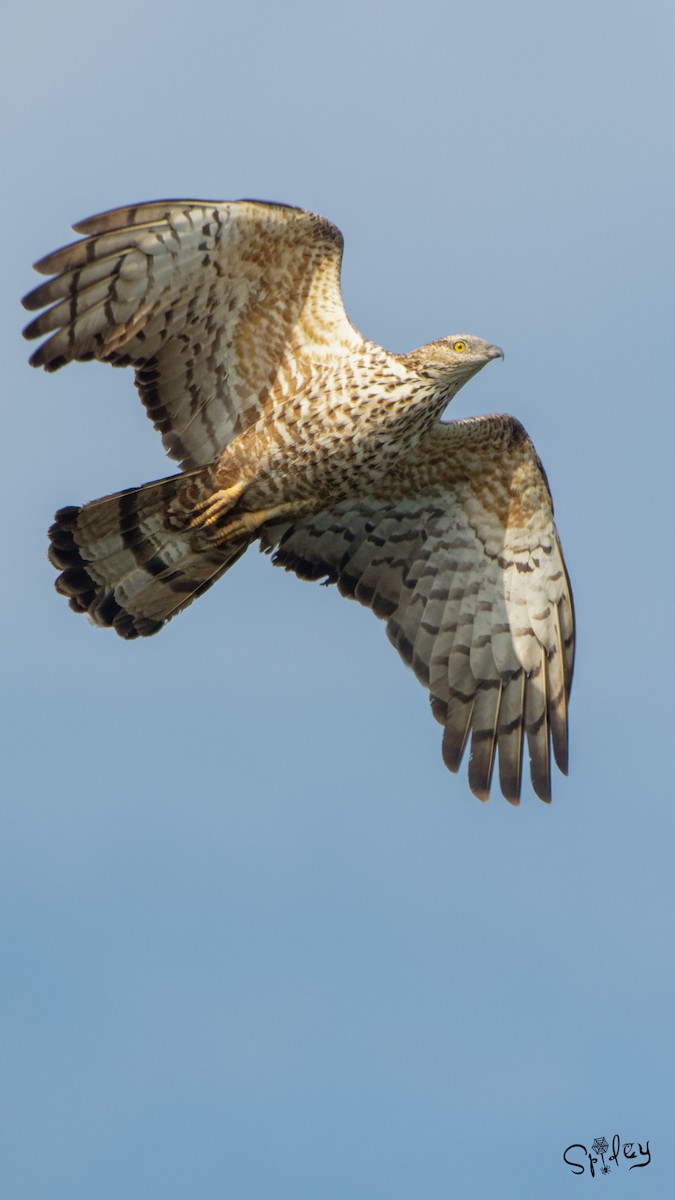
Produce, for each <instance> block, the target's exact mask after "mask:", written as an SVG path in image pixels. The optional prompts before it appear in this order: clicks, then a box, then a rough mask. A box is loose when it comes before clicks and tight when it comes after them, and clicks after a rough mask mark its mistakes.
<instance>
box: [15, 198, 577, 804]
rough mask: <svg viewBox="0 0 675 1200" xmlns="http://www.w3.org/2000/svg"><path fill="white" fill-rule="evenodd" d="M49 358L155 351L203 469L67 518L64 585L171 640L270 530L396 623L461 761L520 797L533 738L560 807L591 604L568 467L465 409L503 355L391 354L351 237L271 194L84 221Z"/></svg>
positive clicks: (519, 432)
mask: <svg viewBox="0 0 675 1200" xmlns="http://www.w3.org/2000/svg"><path fill="white" fill-rule="evenodd" d="M75 228H76V231H77V232H79V233H82V234H84V235H85V236H84V238H83V239H82V240H81V241H78V242H76V243H74V244H73V245H71V246H67V247H65V248H64V249H62V250H58V251H56V252H55V253H54V254H50V255H48V256H47V257H46V258H44V259H42V260H41V262H39V263H38V264H37V268H36V269H37V270H38V271H40V272H41V273H43V274H45V275H50V276H52V278H50V279H49V281H48V282H46V283H44V284H43V285H42V286H40V287H38V288H36V289H35V291H33V292H31V293H30V295H28V296H27V297H26V299H25V300H24V304H25V305H26V307H27V308H29V309H43V310H44V311H42V312H41V313H40V315H39V316H38V317H37V318H36V319H35V320H34V321H33V322H32V323H31V324H30V325H29V326H28V328H27V329H26V331H25V333H26V336H27V337H40V336H43V335H48V336H47V339H46V340H45V341H44V342H43V343H42V344H41V345H40V346H39V348H38V349H37V351H36V352H35V354H34V355H33V357H32V359H31V362H32V363H33V364H34V365H35V366H43V367H44V368H45V369H46V370H48V371H52V370H56V369H57V368H58V367H60V366H62V365H63V364H64V363H66V362H70V361H72V360H80V361H81V360H85V359H91V358H96V359H100V360H103V361H106V362H111V363H113V365H116V366H124V365H131V366H133V367H134V370H135V375H136V384H137V387H138V389H139V392H140V395H141V399H142V401H143V403H144V405H145V407H146V409H147V412H148V415H149V416H150V418H151V419H152V421H153V423H154V424H155V427H156V428H157V429H159V430H160V432H161V434H162V437H163V441H164V446H165V448H166V450H167V453H168V454H169V455H170V456H171V457H172V458H174V459H176V460H177V461H178V462H179V464H180V467H181V474H179V475H176V476H172V477H170V478H168V479H165V480H160V481H158V482H157V483H150V484H145V485H144V486H143V487H140V488H132V489H129V490H128V491H125V492H120V493H118V494H116V495H114V496H108V497H104V498H102V499H101V500H95V501H93V502H92V503H90V504H86V505H84V506H83V507H82V508H67V509H62V510H61V511H60V512H59V513H57V516H56V521H55V524H54V525H53V526H52V528H51V530H50V538H51V549H50V558H51V561H52V562H53V564H54V565H55V566H56V567H57V568H58V569H59V571H60V575H59V577H58V580H57V583H56V586H57V589H58V591H60V592H61V593H63V594H64V595H65V596H67V597H68V598H69V600H70V604H71V607H72V608H74V609H75V611H77V612H85V613H87V615H88V616H89V618H90V620H91V621H92V622H93V623H94V624H96V625H103V626H112V627H113V628H114V629H115V630H116V631H117V632H118V633H119V634H121V636H122V637H126V638H133V637H137V636H139V635H140V636H144V635H147V634H151V633H155V632H156V631H157V630H158V629H159V628H161V626H162V624H163V623H164V622H165V621H167V620H169V619H170V618H171V617H172V616H174V615H175V613H177V612H179V611H180V610H181V609H182V608H184V607H185V606H186V605H187V604H189V603H190V602H191V601H192V600H194V599H195V598H196V597H197V596H199V595H201V593H202V592H204V591H205V590H206V589H207V588H208V587H210V586H211V585H212V584H213V583H214V582H215V581H216V580H217V579H218V578H219V577H220V576H221V575H222V574H223V573H224V572H225V571H226V570H227V569H228V568H229V567H230V566H232V564H233V563H234V562H235V561H236V559H237V558H239V557H240V556H241V555H242V554H243V553H244V551H245V550H246V549H247V548H248V546H249V545H250V544H251V543H252V542H253V541H256V540H257V541H259V542H260V545H261V547H262V548H263V549H265V550H267V551H269V552H271V553H272V554H273V561H274V562H275V563H276V564H278V565H280V566H283V567H286V568H287V569H289V570H293V571H295V572H296V573H297V574H298V575H299V576H300V577H302V578H307V579H325V580H328V581H331V582H335V583H337V585H338V587H339V589H340V591H341V592H342V594H343V595H346V596H350V597H354V598H355V599H357V600H359V601H360V602H361V603H363V604H366V605H367V606H368V607H370V608H372V610H373V611H374V612H375V613H376V614H377V615H378V616H380V617H382V618H383V619H385V620H386V622H387V632H388V634H389V637H390V639H391V641H392V642H393V644H394V645H395V646H396V648H397V649H398V651H399V653H400V654H401V657H402V658H403V659H404V661H405V662H407V663H408V664H409V665H410V666H411V667H412V669H413V670H414V672H415V674H416V675H417V678H418V679H419V680H420V681H421V683H422V684H423V685H424V686H425V687H426V688H428V690H429V692H430V696H431V704H432V711H433V714H434V716H435V717H436V719H437V720H438V721H439V722H440V723H441V724H442V726H443V729H444V733H443V757H444V760H445V762H446V764H447V766H448V767H449V768H450V769H451V770H453V771H456V770H457V769H458V767H459V764H460V760H461V757H462V753H463V750H464V747H465V745H466V743H467V741H468V740H469V738H470V741H471V755H470V761H469V784H470V786H471V788H472V790H473V791H474V792H475V794H476V795H478V796H480V797H481V798H482V799H487V796H488V794H489V789H490V783H491V778H492V773H493V768H494V765H495V758H496V757H497V758H498V762H499V768H498V769H499V779H500V785H501V789H502V792H503V793H504V795H505V796H506V797H507V799H508V800H510V801H511V802H512V803H517V802H518V800H519V797H520V790H521V776H522V750H523V742H524V741H525V742H526V744H527V746H528V750H529V755H530V766H531V777H532V784H533V787H534V790H535V792H536V793H537V795H539V796H540V797H541V798H542V799H543V800H549V799H550V792H551V783H550V773H551V772H550V749H551V747H552V748H553V753H554V757H555V759H556V762H557V763H558V766H559V767H560V769H561V770H562V771H565V772H566V771H567V700H568V696H569V690H570V685H571V680H572V665H573V656H574V629H573V613H572V600H571V594H570V589H569V584H568V581H567V576H566V573H565V567H564V563H563V559H562V553H561V550H560V544H559V541H558V537H557V533H556V529H555V525H554V523H553V512H552V505H551V499H550V495H549V491H548V486H547V483H546V479H545V476H544V473H543V470H542V468H541V465H540V463H539V460H538V458H537V455H536V453H535V450H534V447H533V446H532V443H531V442H530V440H529V438H528V436H527V434H526V433H525V431H524V430H523V428H522V426H521V425H520V424H519V423H518V422H517V421H516V420H515V419H514V418H512V417H506V416H490V417H481V418H475V419H473V420H468V421H457V422H451V423H449V424H446V423H443V422H441V421H440V419H439V418H440V416H441V413H442V412H443V409H444V408H445V406H446V405H447V403H448V402H449V400H451V399H452V397H453V396H454V395H455V394H456V392H457V391H458V389H459V388H460V387H461V386H462V385H463V384H464V383H465V382H466V381H467V380H468V379H469V378H470V377H471V376H472V375H474V374H475V373H476V372H477V371H479V370H480V369H481V367H483V366H484V365H485V364H486V363H487V362H489V361H490V360H491V359H493V358H496V357H500V356H501V351H500V350H498V349H497V348H496V347H494V346H491V345H489V344H488V343H486V342H484V341H482V340H481V339H479V338H474V337H469V336H465V335H460V336H456V337H454V338H445V339H442V340H441V341H438V342H433V343H431V344H430V345H428V346H423V347H421V348H420V349H419V350H416V351H413V352H412V353H410V354H407V355H395V354H389V353H388V352H387V351H385V350H383V349H382V348H381V347H379V346H376V345H374V344H373V343H371V342H368V341H366V340H364V339H363V338H362V337H361V336H360V335H359V334H358V333H357V332H356V330H354V328H353V327H352V326H351V325H350V323H349V321H348V319H347V316H346V314H345V311H344V307H343V304H342V297H341V294H340V262H341V257H342V238H341V235H340V233H339V231H338V230H337V229H336V228H335V226H333V225H331V224H330V223H329V222H328V221H326V220H324V219H323V218H321V217H317V216H314V215H313V214H311V213H306V212H303V211H302V210H300V209H295V208H289V207H285V206H283V205H269V204H261V203H258V202H254V201H239V202H236V203H210V202H201V201H200V202H198V201H165V202H157V203H152V204H144V205H139V206H135V207H133V208H126V209H118V210H116V211H114V212H109V213H104V214H102V215H101V216H98V217H93V218H91V219H90V220H88V221H84V222H82V223H81V224H80V225H78V226H76V227H75Z"/></svg>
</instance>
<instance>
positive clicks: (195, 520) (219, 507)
mask: <svg viewBox="0 0 675 1200" xmlns="http://www.w3.org/2000/svg"><path fill="white" fill-rule="evenodd" d="M247 487H248V480H247V481H246V482H241V481H239V482H238V483H235V484H233V486H232V487H229V488H219V489H218V491H217V492H211V494H210V495H209V496H207V497H206V499H205V500H199V501H198V502H197V503H196V504H195V505H194V508H193V513H194V515H193V516H192V517H191V519H190V527H191V528H192V529H200V528H203V527H205V526H206V527H208V526H209V525H215V523H216V521H219V520H220V519H221V518H222V517H224V516H225V514H226V513H227V512H229V511H230V509H231V508H233V507H234V505H235V504H236V503H237V500H239V498H240V496H241V495H242V494H243V493H244V492H245V491H246V488H247ZM218 540H220V539H218Z"/></svg>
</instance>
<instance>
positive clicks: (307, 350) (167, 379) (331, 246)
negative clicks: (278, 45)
mask: <svg viewBox="0 0 675 1200" xmlns="http://www.w3.org/2000/svg"><path fill="white" fill-rule="evenodd" d="M74 228H75V231H76V232H78V233H82V234H84V235H85V237H84V238H83V240H81V241H79V242H75V243H74V244H73V245H70V246H65V247H64V248H63V249H62V250H57V251H56V252H55V253H53V254H49V255H47V257H46V258H43V259H42V260H41V261H40V262H38V263H37V264H36V268H35V269H36V270H37V271H39V272H40V273H41V274H43V275H51V276H54V278H52V279H50V280H49V281H48V282H47V283H44V284H42V285H41V286H40V287H38V288H36V289H35V290H34V291H32V292H30V293H29V295H28V296H26V298H25V300H24V301H23V303H24V305H25V307H26V308H28V309H31V310H34V309H40V308H45V307H46V306H51V307H47V310H46V311H45V312H43V313H41V315H40V316H38V317H37V318H36V319H35V320H34V321H33V322H31V324H30V325H28V327H27V328H26V329H25V331H24V335H25V336H26V337H28V338H35V337H41V336H43V335H44V334H48V335H50V336H49V337H48V338H47V340H46V341H45V342H43V343H42V345H41V346H40V347H39V348H38V349H37V350H36V351H35V353H34V354H33V357H32V358H31V363H32V364H33V365H34V366H42V367H45V369H46V370H48V371H54V370H56V369H57V368H58V367H61V366H63V364H64V363H67V362H71V361H72V360H79V361H83V360H85V359H92V358H96V359H100V360H103V361H106V362H110V363H112V364H113V365H115V366H126V365H132V366H133V367H134V368H135V372H136V384H137V387H138V390H139V392H140V395H141V399H142V401H143V403H144V405H145V407H146V409H147V412H148V416H149V417H150V418H151V420H152V421H153V423H154V425H155V427H156V428H157V429H159V430H160V432H161V433H162V435H163V441H164V446H165V449H166V451H167V453H168V454H169V455H170V456H171V457H172V458H174V459H177V460H178V461H179V462H180V464H181V466H182V467H183V468H185V469H187V468H191V467H197V466H204V465H206V464H207V463H209V462H211V461H212V460H213V459H214V458H215V457H216V456H217V455H218V454H219V453H220V452H221V451H222V450H223V449H224V447H225V446H226V445H227V443H228V442H229V441H231V439H232V438H233V437H234V436H235V435H236V434H238V433H239V432H241V430H242V429H244V428H245V427H246V426H247V425H249V424H251V423H252V422H254V421H256V420H257V419H258V418H259V416H260V415H261V414H262V412H263V410H264V408H265V405H266V403H267V402H268V401H269V397H270V390H271V389H272V388H273V385H274V382H275V380H277V379H278V378H280V377H281V378H282V379H283V377H284V375H285V376H286V377H288V376H289V375H290V376H292V377H293V378H297V377H298V375H300V376H302V373H303V370H302V368H303V361H306V360H308V359H309V360H312V361H316V360H320V361H321V362H325V361H326V359H330V358H331V357H335V356H340V355H341V354H343V353H346V352H349V351H353V350H354V349H355V348H359V347H362V346H363V344H364V343H363V339H362V338H361V337H360V336H359V335H358V334H357V333H356V331H355V330H354V329H353V328H352V326H351V325H350V324H349V321H348V320H347V316H346V314H345V311H344V306H343V303H342V296H341V293H340V263H341V258H342V235H341V234H340V232H339V230H338V229H336V228H335V226H334V225H331V223H330V222H329V221H326V220H325V219H324V218H322V217H318V216H314V215H313V214H312V213H307V212H304V211H303V210H301V209H297V208H290V207H288V206H284V205H276V204H264V203H259V202H255V201H248V200H243V201H238V202H232V203H222V204H221V203H211V202H205V201H204V202H202V201H191V200H185V201H158V202H155V203H151V204H142V205H138V206H136V207H133V208H120V209H116V210H114V211H112V212H107V213H103V214H102V215H101V216H97V217H91V218H90V219H89V220H87V221H82V222H80V223H79V225H76V226H74Z"/></svg>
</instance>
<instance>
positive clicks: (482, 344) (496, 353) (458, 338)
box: [404, 333, 504, 386]
mask: <svg viewBox="0 0 675 1200" xmlns="http://www.w3.org/2000/svg"><path fill="white" fill-rule="evenodd" d="M404 357H405V360H406V362H407V365H408V366H410V367H412V368H413V369H414V370H415V371H417V372H418V373H419V374H420V375H425V376H427V378H436V379H438V380H439V382H440V381H441V380H443V381H444V382H456V384H457V385H458V386H461V385H462V384H463V383H466V381H467V379H470V378H471V376H472V375H475V374H476V372H477V371H480V369H481V367H484V366H485V364H486V363H489V362H490V361H491V360H492V359H493V358H503V357H504V353H503V351H502V350H500V348H499V346H493V345H491V344H490V342H486V341H484V340H483V338H479V337H473V335H472V334H469V333H454V334H453V335H452V337H446V338H440V339H439V341H437V342H429V343H428V345H426V346H420V348H419V350H413V351H412V353H410V354H406V355H405V356H404Z"/></svg>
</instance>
